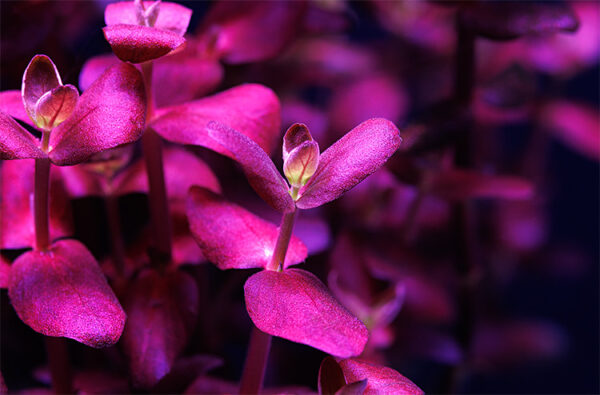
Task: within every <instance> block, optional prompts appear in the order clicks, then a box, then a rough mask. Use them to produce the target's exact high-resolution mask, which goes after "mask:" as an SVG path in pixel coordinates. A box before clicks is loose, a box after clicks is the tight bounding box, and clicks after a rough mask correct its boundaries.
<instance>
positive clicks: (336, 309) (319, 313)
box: [244, 269, 369, 358]
mask: <svg viewBox="0 0 600 395" xmlns="http://www.w3.org/2000/svg"><path fill="white" fill-rule="evenodd" d="M244 291H245V297H246V309H247V310H248V314H249V315H250V318H251V319H252V321H253V322H254V324H255V325H256V327H257V328H258V329H260V330H261V331H263V332H266V333H268V334H270V335H273V336H279V337H282V338H284V339H288V340H291V341H294V342H298V343H303V344H307V345H309V346H311V347H314V348H317V349H319V350H322V351H324V352H326V353H329V354H331V355H335V356H338V357H342V358H347V357H350V356H354V355H359V354H360V353H361V352H362V350H363V348H364V347H365V344H366V343H367V340H368V337H369V333H368V331H367V328H366V327H365V326H364V325H363V323H362V322H360V321H359V320H358V319H357V318H356V317H354V316H353V315H352V314H350V313H349V312H348V310H346V309H345V308H344V307H343V306H342V305H341V304H340V303H339V302H338V301H337V300H336V299H335V298H334V297H333V296H332V295H331V294H330V293H329V291H328V290H327V287H326V286H325V285H324V284H323V283H322V282H321V281H319V279H318V278H317V277H315V276H314V275H313V274H311V273H309V272H307V271H305V270H300V269H287V270H284V271H282V272H276V271H270V270H264V271H262V272H258V273H256V274H254V275H252V276H250V278H248V280H247V281H246V284H245V285H244Z"/></svg>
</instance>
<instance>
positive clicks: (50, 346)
mask: <svg viewBox="0 0 600 395" xmlns="http://www.w3.org/2000/svg"><path fill="white" fill-rule="evenodd" d="M44 338H45V340H46V352H47V354H48V365H49V366H50V375H51V376H52V389H53V390H54V392H55V393H56V394H72V393H74V391H73V386H72V376H71V367H70V364H69V351H68V349H67V342H66V341H65V339H63V338H61V337H50V336H45V337H44Z"/></svg>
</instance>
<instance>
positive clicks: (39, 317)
mask: <svg viewBox="0 0 600 395" xmlns="http://www.w3.org/2000/svg"><path fill="white" fill-rule="evenodd" d="M8 292H9V297H10V300H11V303H12V305H13V306H14V308H15V310H16V311H17V314H18V315H19V318H21V320H22V321H23V322H25V323H26V324H27V325H29V326H30V327H31V328H32V329H33V330H35V331H37V332H40V333H42V334H44V335H46V336H62V337H68V338H70V339H74V340H77V341H78V342H80V343H83V344H85V345H87V346H90V347H97V348H98V347H106V346H110V345H113V344H115V343H116V342H117V341H118V340H119V337H120V336H121V333H122V332H123V327H124V325H125V312H123V309H122V308H121V305H120V304H119V301H118V300H117V298H116V296H115V294H114V293H113V291H112V289H111V288H110V287H109V285H108V283H107V282H106V279H105V278H104V275H103V274H102V271H101V270H100V267H99V266H98V263H97V262H96V260H95V259H94V257H93V256H92V254H91V253H90V252H89V251H88V250H87V248H85V246H84V245H83V244H81V243H80V242H78V241H76V240H61V241H58V242H56V243H54V244H52V246H51V247H50V249H49V250H48V251H29V252H26V253H24V254H23V255H21V256H20V257H19V258H17V260H15V262H14V263H13V264H12V268H11V273H10V284H9V288H8Z"/></svg>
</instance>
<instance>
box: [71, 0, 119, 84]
mask: <svg viewBox="0 0 600 395" xmlns="http://www.w3.org/2000/svg"><path fill="white" fill-rule="evenodd" d="M109 7H110V5H109ZM119 63H121V61H120V60H119V58H117V57H116V56H115V55H114V54H112V53H109V54H104V55H98V56H94V57H92V58H90V59H88V60H87V61H86V62H85V63H84V64H83V67H82V68H81V73H79V89H81V90H82V91H86V90H87V89H88V88H89V87H90V86H91V85H92V83H93V82H94V81H96V80H97V79H98V78H99V77H100V76H101V75H102V73H104V72H105V71H106V70H107V69H108V68H110V67H111V66H115V65H118V64H119Z"/></svg>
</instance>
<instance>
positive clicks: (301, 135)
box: [283, 123, 313, 162]
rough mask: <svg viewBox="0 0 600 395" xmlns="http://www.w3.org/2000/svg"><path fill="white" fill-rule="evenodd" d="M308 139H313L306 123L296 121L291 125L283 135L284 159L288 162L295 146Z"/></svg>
mask: <svg viewBox="0 0 600 395" xmlns="http://www.w3.org/2000/svg"><path fill="white" fill-rule="evenodd" d="M306 141H313V138H312V136H311V135H310V132H309V131H308V128H307V127H306V125H304V124H302V123H295V124H293V125H292V126H290V127H289V129H288V130H287V132H285V136H283V161H284V162H286V161H287V159H288V157H289V156H290V154H291V152H292V151H293V150H294V148H297V147H299V146H300V145H301V144H302V143H304V142H306Z"/></svg>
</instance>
